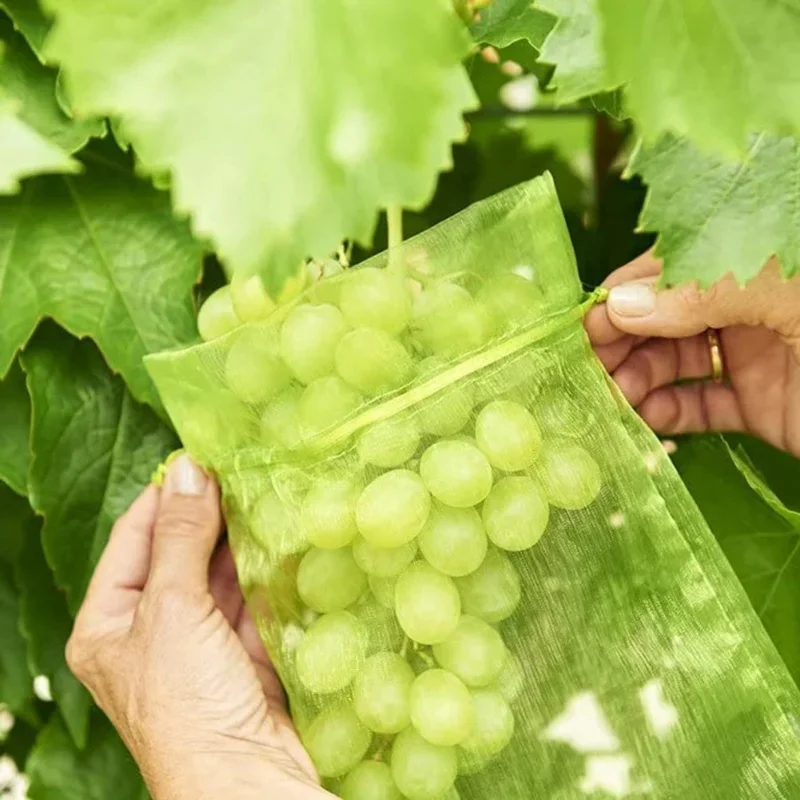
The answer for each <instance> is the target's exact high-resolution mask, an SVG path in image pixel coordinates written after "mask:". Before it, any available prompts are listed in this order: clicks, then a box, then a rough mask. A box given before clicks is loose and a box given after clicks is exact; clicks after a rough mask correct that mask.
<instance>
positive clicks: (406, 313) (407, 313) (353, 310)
mask: <svg viewBox="0 0 800 800" xmlns="http://www.w3.org/2000/svg"><path fill="white" fill-rule="evenodd" d="M339 308H341V309H342V313H343V314H344V316H345V319H346V320H347V321H348V322H349V323H350V324H351V325H352V326H353V327H354V328H379V329H381V330H384V331H386V332H387V333H390V334H392V335H393V336H397V334H398V333H400V332H401V331H402V330H403V329H404V328H405V327H406V325H408V321H409V319H410V318H411V292H410V290H409V287H408V284H407V282H406V279H405V278H403V277H401V276H400V275H395V274H394V273H392V272H387V271H386V270H382V269H374V268H372V267H367V268H366V269H357V270H354V271H353V272H351V273H350V274H349V275H348V277H347V280H346V281H344V282H343V284H342V289H341V295H340V300H339Z"/></svg>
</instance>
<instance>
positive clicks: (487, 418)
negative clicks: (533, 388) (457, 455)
mask: <svg viewBox="0 0 800 800" xmlns="http://www.w3.org/2000/svg"><path fill="white" fill-rule="evenodd" d="M475 439H476V441H477V442H478V447H480V449H481V451H482V452H483V454H484V455H485V456H486V458H487V459H488V460H489V463H490V464H491V465H492V466H493V467H497V469H502V470H504V471H506V472H517V471H518V470H521V469H525V468H527V467H529V466H530V465H531V464H533V462H534V461H536V459H537V458H538V457H539V451H540V450H541V447H542V433H541V431H540V430H539V426H538V425H537V424H536V420H535V419H534V418H533V417H532V416H531V414H530V413H529V412H528V410H527V409H525V408H523V407H522V406H521V405H518V404H517V403H512V402H511V401H509V400H495V401H494V402H492V403H489V405H487V406H486V407H485V408H484V409H483V410H482V411H481V413H480V414H478V419H477V420H476V421H475Z"/></svg>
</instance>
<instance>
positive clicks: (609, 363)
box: [594, 335, 638, 372]
mask: <svg viewBox="0 0 800 800" xmlns="http://www.w3.org/2000/svg"><path fill="white" fill-rule="evenodd" d="M637 341H638V340H637V339H636V338H635V337H633V336H627V335H626V336H625V337H624V338H623V339H620V340H619V341H618V342H612V343H611V344H604V345H599V346H597V347H595V348H594V352H595V355H596V356H597V357H598V358H599V359H600V362H601V363H602V364H603V366H604V367H605V368H606V369H607V370H608V371H609V372H613V371H614V370H615V369H616V368H617V367H618V366H619V365H620V364H622V362H623V361H625V359H626V358H627V357H628V356H629V355H630V354H631V351H632V350H633V348H634V347H635V346H636V343H637Z"/></svg>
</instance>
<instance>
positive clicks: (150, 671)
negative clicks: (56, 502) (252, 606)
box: [67, 455, 331, 800]
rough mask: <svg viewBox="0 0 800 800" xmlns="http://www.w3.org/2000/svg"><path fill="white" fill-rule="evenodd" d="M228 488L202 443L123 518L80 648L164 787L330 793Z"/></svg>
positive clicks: (189, 794) (87, 672)
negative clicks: (247, 580)
mask: <svg viewBox="0 0 800 800" xmlns="http://www.w3.org/2000/svg"><path fill="white" fill-rule="evenodd" d="M221 525H222V523H221V515H220V507H219V490H218V488H217V486H216V484H215V483H214V481H213V480H211V479H209V478H208V477H207V476H206V475H205V474H204V473H203V472H202V471H201V470H199V469H198V468H197V467H196V466H195V465H194V464H193V463H192V462H191V460H190V459H189V457H188V456H185V455H184V456H180V457H179V458H178V459H176V460H175V462H174V463H173V464H172V465H171V466H170V469H169V471H168V474H167V479H166V483H165V486H164V489H163V490H161V489H158V488H157V487H156V486H150V487H148V489H147V490H146V491H145V492H144V493H143V494H142V495H140V497H139V498H138V499H137V500H136V502H134V504H133V505H132V506H131V508H130V510H129V511H128V512H127V513H126V514H125V515H124V516H123V517H121V518H120V520H119V521H118V522H117V524H116V525H115V526H114V529H113V531H112V533H111V537H110V539H109V542H108V545H107V546H106V549H105V552H104V553H103V556H102V558H101V559H100V562H99V564H98V565H97V569H96V571H95V574H94V576H93V578H92V581H91V584H90V586H89V590H88V592H87V595H86V599H85V601H84V603H83V607H82V608H81V610H80V613H79V614H78V618H77V620H76V623H75V629H74V631H73V634H72V637H71V638H70V641H69V643H68V645H67V660H68V663H69V665H70V668H71V669H72V671H73V672H74V673H75V675H76V676H77V677H78V678H79V679H80V680H81V681H82V682H83V683H84V684H85V685H86V686H87V687H88V689H89V690H90V691H91V693H92V695H93V696H94V698H95V700H96V701H97V703H98V704H99V705H100V707H101V708H102V709H103V711H105V713H106V714H107V715H108V717H109V718H110V719H111V721H112V723H113V724H114V725H115V726H116V728H117V729H118V730H119V732H120V734H121V736H122V738H123V739H124V741H125V743H126V744H127V746H128V748H129V749H130V751H131V753H132V755H133V756H134V758H135V759H136V761H137V763H138V764H139V767H140V768H141V770H142V773H143V775H144V777H145V780H146V782H147V785H148V788H149V789H150V792H151V794H152V796H153V797H154V798H155V800H184V798H191V800H204V799H205V798H215V800H216V798H219V797H222V796H225V795H224V794H223V793H224V792H227V796H228V797H235V798H236V800H245V799H246V798H250V797H253V798H256V797H258V798H260V799H261V800H264V799H265V798H269V797H275V798H281V800H284V799H285V800H316V798H323V797H330V796H331V795H329V794H328V793H327V792H325V791H323V790H322V789H321V788H320V787H319V785H318V780H317V777H316V773H315V771H314V767H313V765H312V764H311V761H310V759H309V757H308V755H307V754H306V752H305V751H304V749H303V747H302V745H301V744H300V741H299V739H298V737H297V734H296V732H295V730H294V728H293V726H292V724H291V721H290V719H289V716H288V714H287V711H286V704H285V700H284V697H283V692H282V689H281V686H280V683H279V681H278V678H277V676H276V674H275V672H274V670H273V668H272V665H271V664H270V662H269V660H268V658H267V655H266V653H265V651H264V648H263V646H262V644H261V641H260V639H259V636H258V632H257V630H256V627H255V624H254V623H253V620H252V619H251V617H250V615H249V614H248V612H247V610H246V609H245V607H244V602H243V599H242V594H241V591H240V589H239V586H238V582H237V578H236V570H235V567H234V563H233V559H232V557H231V553H230V550H229V549H228V546H227V544H222V545H218V540H219V536H220V531H221Z"/></svg>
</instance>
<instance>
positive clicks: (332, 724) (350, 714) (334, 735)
mask: <svg viewBox="0 0 800 800" xmlns="http://www.w3.org/2000/svg"><path fill="white" fill-rule="evenodd" d="M302 738H303V744H304V745H305V746H306V749H307V750H308V753H309V755H310V756H311V758H312V760H313V761H314V766H316V768H317V772H319V774H320V775H321V776H322V777H323V778H336V777H338V776H339V775H344V774H345V773H346V772H350V770H351V769H353V768H354V767H355V766H356V765H357V764H358V763H359V761H361V759H362V758H364V756H365V755H366V753H367V750H369V746H370V744H371V743H372V734H371V733H370V732H369V731H368V730H367V729H366V728H365V727H364V726H363V725H362V724H361V722H360V720H359V719H358V717H357V716H356V712H355V710H354V709H353V706H352V705H351V704H350V703H346V702H340V703H335V704H333V705H330V706H328V707H327V708H325V709H324V710H323V711H321V712H320V713H319V715H318V716H317V717H316V718H315V719H314V720H313V722H312V723H311V724H310V725H309V726H308V728H307V729H306V730H305V732H304V733H303V736H302Z"/></svg>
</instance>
